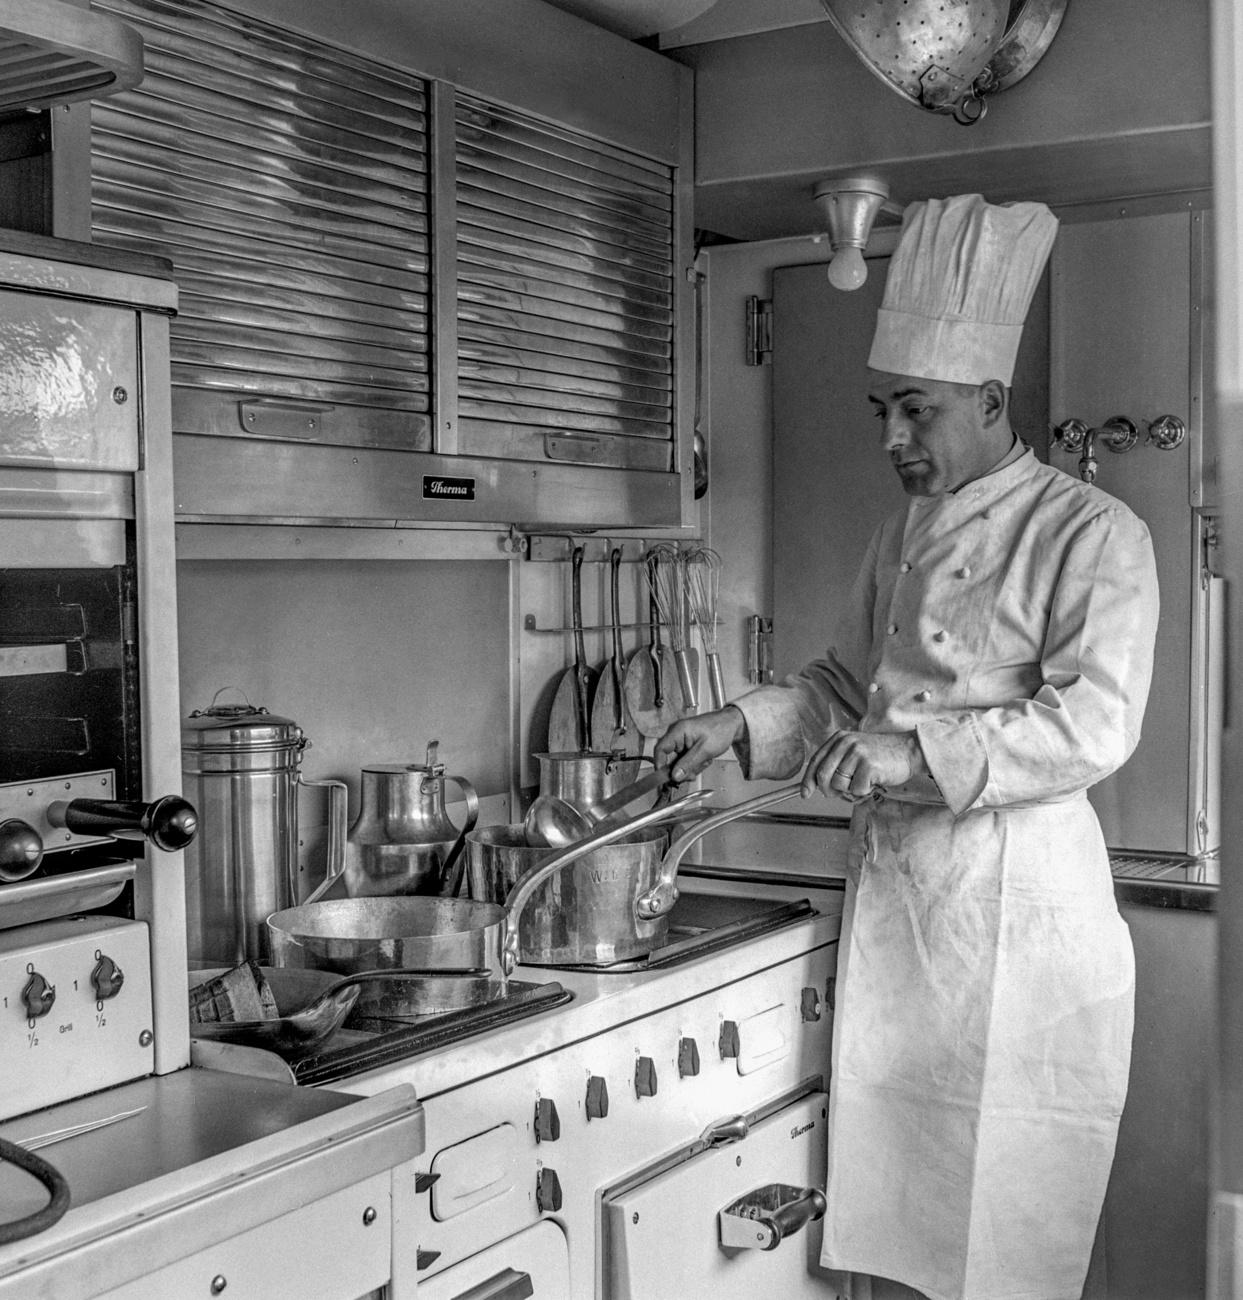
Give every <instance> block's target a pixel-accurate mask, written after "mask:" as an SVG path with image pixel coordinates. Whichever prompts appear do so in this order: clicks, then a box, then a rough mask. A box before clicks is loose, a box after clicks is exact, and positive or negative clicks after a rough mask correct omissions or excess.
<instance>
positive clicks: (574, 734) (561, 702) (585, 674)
mask: <svg viewBox="0 0 1243 1300" xmlns="http://www.w3.org/2000/svg"><path fill="white" fill-rule="evenodd" d="M570 584H571V619H572V623H573V633H574V665H573V667H572V668H567V669H566V670H565V671H564V672H563V673H562V674H561V680H560V681H559V682H558V683H557V691H556V694H555V695H554V696H553V701H552V709H551V711H550V713H549V715H548V748H549V749H550V750H557V751H561V750H576V751H578V752H579V753H580V754H585V753H588V752H590V751H592V750H593V749H594V748H595V746H594V745H593V744H592V739H593V737H592V733H591V690H592V684H593V682H594V674H593V673H592V670H591V669H590V668H589V667H588V666H587V651H586V649H585V647H584V645H583V547H581V546H576V547H575V548H574V553H573V555H572V557H571V560H570Z"/></svg>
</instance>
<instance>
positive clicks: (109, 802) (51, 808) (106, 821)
mask: <svg viewBox="0 0 1243 1300" xmlns="http://www.w3.org/2000/svg"><path fill="white" fill-rule="evenodd" d="M47 819H48V822H49V824H50V825H52V826H61V827H63V828H64V829H65V830H67V831H73V832H75V833H76V834H78V835H109V836H111V837H112V838H113V839H145V840H148V841H149V842H150V843H152V844H154V845H155V847H156V848H157V849H163V850H164V851H165V852H166V853H173V852H175V851H176V850H177V849H184V848H185V847H186V845H187V844H189V843H190V841H191V840H192V839H193V838H194V836H195V834H196V833H197V831H198V828H199V819H198V813H196V812H195V810H194V805H193V804H191V803H189V802H187V801H186V800H185V799H182V798H181V797H180V795H175V794H166V795H164V796H163V798H160V799H156V800H155V801H154V802H153V803H128V802H121V801H117V800H113V799H58V800H56V801H55V802H54V803H51V804H49V805H48V809H47Z"/></svg>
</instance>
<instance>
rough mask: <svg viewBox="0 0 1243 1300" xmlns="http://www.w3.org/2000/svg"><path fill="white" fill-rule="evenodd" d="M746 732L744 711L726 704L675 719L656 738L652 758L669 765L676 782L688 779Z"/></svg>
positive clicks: (659, 764)
mask: <svg viewBox="0 0 1243 1300" xmlns="http://www.w3.org/2000/svg"><path fill="white" fill-rule="evenodd" d="M746 734H747V722H746V719H745V718H744V717H743V716H742V711H741V710H740V709H736V708H735V707H734V706H733V705H732V704H727V705H726V706H725V707H724V708H723V709H718V710H717V711H716V712H715V713H700V714H697V715H696V716H695V717H693V718H683V719H682V720H681V721H680V722H675V723H674V724H673V726H672V727H670V728H669V730H668V731H666V732H665V734H664V735H663V736H661V738H660V739H659V740H658V741H657V742H656V747H655V749H654V750H653V751H652V760H653V762H654V763H655V764H656V766H657V767H665V766H668V767H669V768H670V769H671V770H670V773H669V775H670V776H671V778H672V779H673V781H674V783H675V784H681V782H683V781H689V780H690V779H691V777H694V776H698V775H699V774H700V772H702V771H703V770H704V768H705V767H707V766H708V764H709V763H711V762H712V760H713V759H714V758H719V757H720V756H721V755H722V754H723V753H725V751H726V750H727V749H729V747H730V746H731V745H733V744H735V743H737V742H738V741H740V740H742V739H743V738H744V737H745V736H746Z"/></svg>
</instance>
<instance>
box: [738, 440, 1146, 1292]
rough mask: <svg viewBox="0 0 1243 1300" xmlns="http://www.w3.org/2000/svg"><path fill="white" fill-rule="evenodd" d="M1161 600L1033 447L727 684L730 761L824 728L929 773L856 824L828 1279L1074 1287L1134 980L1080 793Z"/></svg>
mask: <svg viewBox="0 0 1243 1300" xmlns="http://www.w3.org/2000/svg"><path fill="white" fill-rule="evenodd" d="M1157 605H1158V602H1157V592H1156V577H1155V565H1154V563H1153V557H1152V548H1151V543H1150V541H1149V538H1148V534H1147V530H1146V529H1145V527H1144V525H1143V524H1142V523H1141V522H1140V521H1139V520H1137V519H1136V518H1135V517H1134V515H1132V514H1131V512H1130V511H1128V510H1127V509H1126V507H1125V506H1122V505H1121V503H1119V502H1116V501H1114V500H1113V499H1112V498H1110V497H1108V496H1107V495H1106V494H1104V493H1102V492H1100V491H1098V490H1097V489H1095V488H1089V487H1087V486H1086V485H1085V484H1082V483H1079V482H1078V481H1076V480H1074V479H1071V478H1070V477H1069V476H1068V475H1065V474H1062V473H1061V472H1060V471H1057V470H1053V469H1050V468H1049V467H1048V466H1045V465H1042V464H1040V463H1039V462H1037V461H1036V460H1035V458H1034V457H1033V456H1032V455H1031V454H1030V452H1029V453H1027V454H1026V455H1024V456H1023V457H1022V458H1021V459H1020V460H1018V461H1015V462H1013V463H1012V464H1010V465H1008V466H1006V467H1004V468H1003V469H1001V470H999V471H997V472H996V473H994V474H992V475H989V476H987V477H986V478H984V479H980V480H977V481H976V482H974V483H972V484H969V485H968V486H967V487H966V488H964V489H962V490H961V491H960V492H958V493H955V494H953V495H951V496H948V497H938V498H917V499H913V500H912V501H911V502H910V503H909V505H908V506H907V508H906V509H905V510H904V511H902V512H901V513H899V514H898V515H896V516H894V517H893V518H891V519H890V520H888V521H887V522H886V523H885V524H884V525H883V526H882V527H881V528H880V529H879V530H878V532H877V534H876V536H875V537H874V538H873V542H872V546H871V548H870V550H869V553H868V557H867V559H866V560H865V562H864V565H863V569H862V571H861V573H860V577H859V581H858V583H857V584H856V587H855V593H854V607H853V608H852V609H851V610H850V611H848V612H847V615H846V617H845V619H844V620H843V621H842V624H841V625H840V626H839V629H838V631H839V634H840V635H839V639H838V645H837V647H836V648H835V650H834V651H832V652H830V653H829V654H828V655H827V656H826V658H825V659H824V660H821V661H817V662H816V663H814V664H809V665H808V666H807V667H806V668H804V669H803V670H802V672H800V673H798V674H796V675H795V676H793V677H791V678H788V679H787V680H786V681H785V682H784V683H782V685H781V686H774V687H765V688H761V689H760V690H758V691H755V692H753V693H751V694H749V695H746V696H743V697H742V698H741V699H739V700H737V701H735V703H736V704H737V706H738V707H739V709H741V711H742V713H743V715H744V717H745V718H746V720H747V741H746V743H745V744H744V745H743V746H741V747H740V751H739V756H740V758H741V759H742V761H743V764H744V770H745V771H746V773H747V775H748V776H752V777H781V778H788V777H790V776H792V775H794V774H796V773H797V772H798V771H799V770H801V768H802V766H803V764H805V762H806V760H807V758H808V757H810V754H811V753H812V752H813V751H814V750H815V748H816V747H817V746H818V745H819V744H820V743H821V742H822V741H823V740H824V739H825V738H826V737H827V736H829V735H831V734H832V733H833V732H834V731H836V730H838V729H840V728H843V727H845V728H848V729H858V730H863V731H894V732H910V731H914V732H915V733H916V734H917V735H918V737H919V741H920V746H921V749H922V751H923V754H924V757H925V759H926V760H927V763H928V766H929V768H930V770H931V773H932V779H931V780H928V779H927V778H924V779H921V780H919V781H914V782H912V783H910V785H908V786H907V787H905V788H903V789H901V790H893V791H890V792H889V797H887V798H885V799H883V800H881V801H880V802H876V803H868V804H864V805H859V806H857V807H856V809H855V810H854V814H853V818H852V837H851V838H852V851H851V875H852V880H851V881H850V882H849V883H848V886H847V892H846V913H845V917H844V921H843V935H842V943H841V948H840V955H839V959H838V982H837V990H838V996H837V1021H836V1025H835V1028H834V1046H833V1073H832V1080H831V1083H830V1102H829V1105H830V1114H829V1139H828V1140H829V1176H828V1189H827V1199H828V1212H827V1214H826V1217H825V1225H824V1248H823V1256H822V1263H823V1264H824V1265H825V1267H827V1268H829V1269H832V1270H836V1271H840V1272H843V1273H847V1272H852V1273H858V1274H866V1275H875V1276H878V1277H886V1278H891V1279H894V1280H896V1281H898V1282H902V1283H905V1284H907V1285H908V1286H911V1287H915V1288H917V1289H918V1290H920V1291H922V1292H924V1293H925V1294H926V1295H928V1296H930V1297H932V1300H1061V1298H1063V1297H1065V1298H1066V1300H1072V1297H1073V1298H1077V1297H1078V1296H1079V1295H1080V1294H1081V1291H1082V1286H1083V1281H1084V1277H1085V1275H1086V1272H1087V1266H1088V1262H1089V1258H1090V1255H1091V1249H1092V1241H1093V1236H1094V1234H1095V1230H1096V1224H1097V1220H1098V1218H1099V1214H1100V1208H1101V1203H1102V1201H1103V1198H1104V1192H1105V1186H1106V1183H1107V1181H1108V1177H1109V1170H1110V1166H1111V1163H1112V1160H1113V1151H1114V1143H1115V1139H1116V1135H1117V1127H1118V1120H1119V1117H1120V1114H1121V1110H1122V1105H1123V1101H1124V1099H1125V1095H1126V1084H1127V1074H1128V1069H1129V1062H1130V1039H1131V1024H1132V1006H1133V997H1134V968H1133V957H1132V952H1131V945H1130V937H1129V934H1128V932H1127V930H1126V926H1125V924H1124V923H1123V921H1122V919H1121V917H1120V916H1119V914H1118V910H1117V907H1116V905H1115V902H1114V897H1113V886H1112V880H1111V876H1110V871H1109V863H1108V858H1107V855H1106V851H1105V846H1104V843H1103V841H1102V838H1101V833H1100V828H1099V825H1098V823H1097V821H1096V817H1095V814H1094V813H1093V811H1092V809H1091V807H1090V805H1089V803H1088V801H1087V798H1086V795H1085V791H1086V790H1087V789H1088V787H1089V786H1091V785H1092V784H1093V783H1095V782H1096V781H1099V780H1100V779H1102V778H1103V777H1104V776H1106V775H1108V774H1109V773H1110V772H1112V771H1114V770H1116V769H1117V767H1119V766H1120V765H1121V763H1122V762H1124V761H1125V759H1126V758H1127V756H1128V755H1129V754H1130V753H1131V751H1132V750H1133V749H1134V746H1135V744H1136V742H1137V740H1138V737H1139V728H1140V721H1141V719H1142V716H1143V709H1144V703H1145V701H1146V698H1147V692H1148V684H1149V681H1150V678H1151V672H1152V642H1153V638H1154V636H1155V629H1156V620H1157ZM843 1290H844V1291H846V1292H847V1293H849V1290H850V1287H849V1282H848V1279H846V1278H843Z"/></svg>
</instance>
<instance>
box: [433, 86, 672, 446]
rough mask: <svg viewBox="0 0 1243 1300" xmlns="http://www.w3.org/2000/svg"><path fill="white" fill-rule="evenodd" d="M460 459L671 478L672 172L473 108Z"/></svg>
mask: <svg viewBox="0 0 1243 1300" xmlns="http://www.w3.org/2000/svg"><path fill="white" fill-rule="evenodd" d="M456 155H457V218H458V244H457V300H458V372H459V373H458V386H459V412H460V417H461V418H460V437H461V450H462V451H463V452H464V453H466V454H492V455H503V456H511V457H515V458H518V459H532V460H545V459H549V460H561V461H568V462H574V463H580V464H596V465H605V466H623V467H632V468H646V469H663V470H667V469H670V468H671V467H672V437H673V407H672V394H673V174H672V169H671V168H669V167H668V166H666V165H664V164H661V163H655V162H652V161H650V160H648V159H644V158H641V157H639V156H638V155H635V154H632V153H629V152H628V151H626V150H623V149H618V148H614V147H612V146H609V145H606V144H602V143H601V142H599V141H596V140H592V139H590V138H588V137H586V136H583V135H580V134H578V133H576V132H573V131H570V130H567V129H565V128H560V127H554V126H550V125H548V124H546V123H543V122H538V121H536V120H535V119H533V118H526V117H523V116H522V115H520V114H517V113H514V112H511V111H509V110H507V109H501V108H498V107H496V106H494V105H489V104H486V103H484V102H483V101H481V100H478V99H472V98H469V97H466V96H462V97H461V98H460V99H459V101H458V104H457V147H456Z"/></svg>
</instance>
